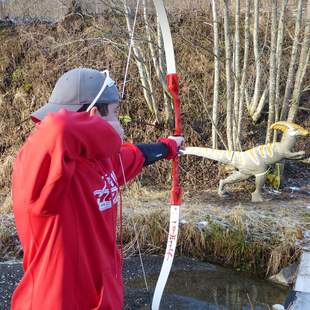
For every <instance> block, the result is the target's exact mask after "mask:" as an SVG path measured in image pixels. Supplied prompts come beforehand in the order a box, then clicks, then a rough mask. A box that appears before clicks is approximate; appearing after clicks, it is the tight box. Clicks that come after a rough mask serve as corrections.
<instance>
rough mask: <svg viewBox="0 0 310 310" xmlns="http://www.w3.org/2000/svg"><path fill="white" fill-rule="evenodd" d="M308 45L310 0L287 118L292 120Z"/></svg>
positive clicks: (305, 63)
mask: <svg viewBox="0 0 310 310" xmlns="http://www.w3.org/2000/svg"><path fill="white" fill-rule="evenodd" d="M309 47H310V0H308V1H307V11H306V19H305V31H304V39H303V42H302V48H301V52H300V57H299V64H298V70H297V73H296V79H295V84H294V90H293V95H292V103H291V108H290V110H289V114H288V117H287V120H288V121H290V122H293V121H294V119H295V116H296V113H297V109H298V105H299V100H300V96H301V94H302V86H303V81H304V77H305V74H306V71H307V67H308V65H309V64H308V62H309V54H310V51H309Z"/></svg>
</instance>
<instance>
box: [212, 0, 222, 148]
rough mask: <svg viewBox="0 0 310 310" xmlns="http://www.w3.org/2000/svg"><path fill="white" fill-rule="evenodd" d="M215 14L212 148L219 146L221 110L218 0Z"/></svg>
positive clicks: (214, 8)
mask: <svg viewBox="0 0 310 310" xmlns="http://www.w3.org/2000/svg"><path fill="white" fill-rule="evenodd" d="M212 14H213V35H214V41H213V42H214V43H213V53H214V88H213V108H212V119H213V123H212V148H214V149H217V148H218V137H217V126H218V110H219V103H218V99H219V86H220V65H221V64H220V48H219V21H218V16H217V6H216V1H215V0H212Z"/></svg>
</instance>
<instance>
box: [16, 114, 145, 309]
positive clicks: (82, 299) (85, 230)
mask: <svg viewBox="0 0 310 310" xmlns="http://www.w3.org/2000/svg"><path fill="white" fill-rule="evenodd" d="M119 154H120V156H121V158H122V164H123V168H124V173H125V178H126V180H130V179H132V178H133V177H135V176H136V175H137V174H138V173H139V172H140V171H141V169H142V166H143V163H144V157H143V154H142V153H141V151H139V149H138V148H137V147H135V146H134V145H132V144H123V145H121V141H120V138H119V137H118V135H117V133H116V132H115V131H114V129H113V128H112V127H111V126H110V125H109V124H108V123H107V122H105V121H103V120H102V119H101V118H99V117H97V116H92V117H91V116H89V114H88V113H75V112H68V111H65V110H61V111H60V112H58V113H50V114H49V115H48V116H47V117H46V118H45V119H44V120H43V121H42V122H41V123H40V124H38V125H37V128H36V129H35V131H34V132H33V133H32V135H31V136H30V137H29V138H28V140H27V141H26V143H25V145H24V146H23V147H22V149H21V150H20V152H19V154H18V156H17V159H16V161H15V163H14V170H13V181H12V192H13V209H14V215H15V221H16V227H17V231H18V235H19V238H20V240H21V243H22V247H23V250H24V260H23V267H24V276H23V278H22V280H21V282H20V283H19V285H18V287H17V288H16V290H15V292H14V295H13V297H12V309H14V310H30V309H31V310H42V309H44V310H61V309H63V310H71V309H72V310H73V309H74V310H75V309H81V310H90V309H104V310H107V309H113V310H115V309H121V308H122V305H123V284H122V276H121V258H120V253H119V250H118V248H117V243H116V226H117V202H118V198H119V186H120V185H122V184H123V183H124V177H123V174H122V169H121V165H120V159H119Z"/></svg>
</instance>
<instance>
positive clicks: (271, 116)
mask: <svg viewBox="0 0 310 310" xmlns="http://www.w3.org/2000/svg"><path fill="white" fill-rule="evenodd" d="M271 10H272V12H271V46H270V58H269V111H268V112H269V113H268V125H267V133H266V143H269V142H270V141H271V138H272V132H271V130H270V126H271V125H272V123H274V120H275V98H276V74H277V71H276V67H277V60H276V49H277V12H278V5H277V0H272V5H271Z"/></svg>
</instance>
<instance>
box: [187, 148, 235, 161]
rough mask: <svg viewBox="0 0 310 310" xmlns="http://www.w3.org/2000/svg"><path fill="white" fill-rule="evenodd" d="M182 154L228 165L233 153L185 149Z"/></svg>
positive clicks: (206, 149) (208, 149)
mask: <svg viewBox="0 0 310 310" xmlns="http://www.w3.org/2000/svg"><path fill="white" fill-rule="evenodd" d="M182 154H184V155H194V156H200V157H204V158H208V159H211V160H215V161H218V162H220V163H223V164H230V163H231V162H232V156H233V152H231V151H225V150H216V149H210V148H207V147H187V148H185V150H183V151H182Z"/></svg>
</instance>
